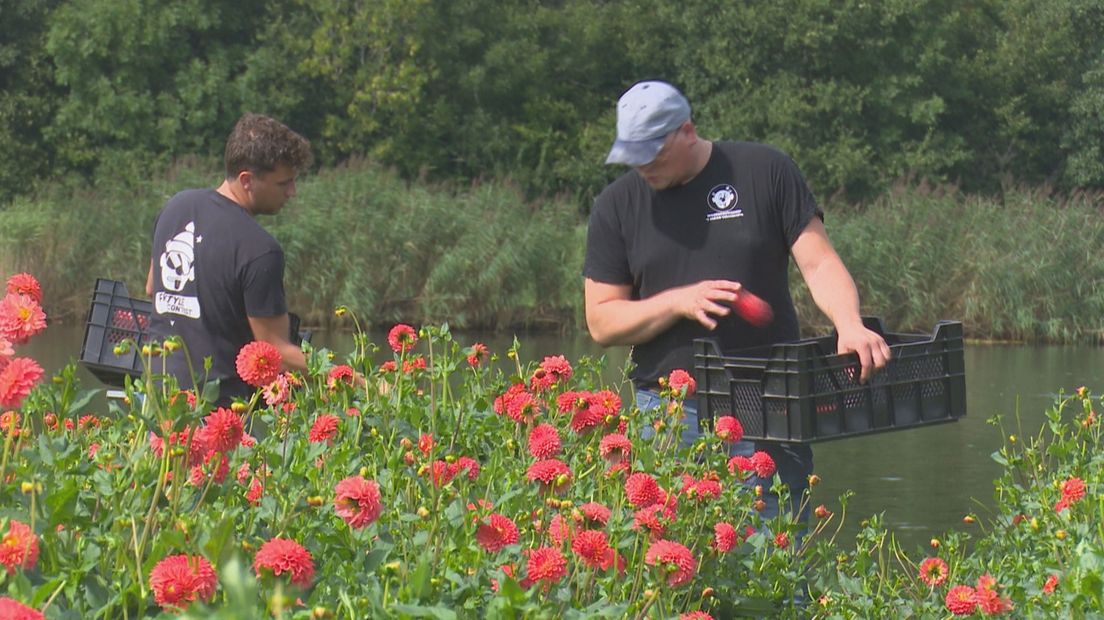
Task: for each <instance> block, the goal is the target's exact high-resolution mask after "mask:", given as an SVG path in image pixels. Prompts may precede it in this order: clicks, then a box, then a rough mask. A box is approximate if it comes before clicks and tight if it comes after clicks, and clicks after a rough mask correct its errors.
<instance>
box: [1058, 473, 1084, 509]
mask: <svg viewBox="0 0 1104 620" xmlns="http://www.w3.org/2000/svg"><path fill="white" fill-rule="evenodd" d="M1084 497H1085V481H1084V480H1082V479H1080V478H1070V479H1069V480H1066V481H1065V482H1063V483H1062V499H1064V500H1067V501H1068V503H1070V504H1072V503H1073V502H1076V501H1080V500H1081V499H1082V498H1084Z"/></svg>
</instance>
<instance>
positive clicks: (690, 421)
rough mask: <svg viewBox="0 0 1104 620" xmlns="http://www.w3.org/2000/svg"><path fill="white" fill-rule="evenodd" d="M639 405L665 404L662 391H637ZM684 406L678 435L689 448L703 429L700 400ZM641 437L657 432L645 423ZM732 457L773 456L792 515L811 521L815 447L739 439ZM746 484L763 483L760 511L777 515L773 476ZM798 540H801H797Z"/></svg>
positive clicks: (768, 516) (642, 408) (645, 409)
mask: <svg viewBox="0 0 1104 620" xmlns="http://www.w3.org/2000/svg"><path fill="white" fill-rule="evenodd" d="M636 405H637V406H638V407H639V408H640V411H642V412H645V413H647V412H649V411H652V410H655V409H658V408H659V407H661V406H662V405H663V399H662V398H660V396H659V394H657V393H655V392H653V391H651V390H637V391H636ZM683 409H684V411H685V412H686V414H685V416H684V417H683V419H682V421H683V429H682V435H681V436H680V437H679V443H680V444H681V445H682V447H684V448H686V447H689V446H691V445H693V443H694V442H695V441H697V439H698V437H699V436H700V435H701V431H700V430H699V429H698V402H697V400H696V399H694V398H689V399H687V400H686V402H685V403H683ZM640 435H641V437H643V438H644V439H651V438H652V437H653V436H654V435H655V430H654V429H653V428H652V426H651V425H650V424H645V425H644V428H643V429H642V430H641V432H640ZM728 446H729V456H730V457H732V456H737V455H741V456H747V457H750V456H751V455H752V454H754V453H755V451H756V450H762V451H763V452H766V453H767V454H769V455H770V456H771V458H772V459H774V464H775V466H776V467H777V475H778V477H779V478H780V479H781V480H782V482H783V483H785V484H786V486H787V487H789V490H790V501H789V504H790V506H789V514H791V515H795V514H798V511H800V515H799V519H800V522H801V523H802V524H805V523H808V522H809V512H810V510H809V506H808V504H806V505H805V506H804V507H803V506H802V502H803V500H804V497H805V492H806V491H807V490H808V488H809V475H810V474H812V473H813V450H812V448H810V447H809V446H808V445H805V444H791V443H780V442H774V441H764V442H755V441H740V442H737V443H734V444H728ZM745 484H746V485H747V486H748V487H749V488H754V487H755V485H762V487H763V501H764V502H765V503H766V508H764V509H763V510H762V511H761V512H760V513H759V514H760V516H762V518H763V519H764V520H769V519H773V518H774V517H776V516H778V495H777V494H775V493H771V492H770V488H771V485H773V484H774V480H773V479H767V478H760V477H759V476H756V475H754V474H753V475H751V476H750V477H748V479H747V481H746V482H745ZM794 542H795V543H799V541H794Z"/></svg>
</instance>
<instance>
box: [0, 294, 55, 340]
mask: <svg viewBox="0 0 1104 620" xmlns="http://www.w3.org/2000/svg"><path fill="white" fill-rule="evenodd" d="M44 329H46V313H44V312H43V311H42V308H41V307H40V306H39V305H38V302H37V301H35V300H34V298H32V297H31V296H29V295H19V294H16V293H8V294H7V295H5V296H4V298H3V299H0V337H3V338H4V340H7V341H8V342H10V343H11V344H23V343H25V342H27V341H28V340H30V339H31V336H34V335H35V334H37V333H38V332H40V331H42V330H44Z"/></svg>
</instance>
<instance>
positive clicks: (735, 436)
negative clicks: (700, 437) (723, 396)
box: [713, 415, 744, 443]
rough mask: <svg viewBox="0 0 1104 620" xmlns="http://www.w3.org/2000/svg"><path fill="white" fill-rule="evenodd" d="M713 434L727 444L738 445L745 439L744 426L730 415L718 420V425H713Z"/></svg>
mask: <svg viewBox="0 0 1104 620" xmlns="http://www.w3.org/2000/svg"><path fill="white" fill-rule="evenodd" d="M713 432H715V433H717V437H719V438H720V439H721V440H722V441H724V442H726V443H736V442H738V441H740V440H741V439H743V438H744V427H743V425H741V424H740V421H739V420H737V419H736V418H734V417H732V416H730V415H725V416H721V417H719V418H717V422H716V424H714V425H713Z"/></svg>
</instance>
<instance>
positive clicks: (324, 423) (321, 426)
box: [307, 413, 341, 443]
mask: <svg viewBox="0 0 1104 620" xmlns="http://www.w3.org/2000/svg"><path fill="white" fill-rule="evenodd" d="M339 426H341V418H339V417H337V416H335V415H331V414H328V413H327V414H323V415H320V416H318V417H317V418H315V420H314V425H313V426H311V429H310V433H309V434H308V435H307V439H308V440H309V441H310V442H311V443H322V442H324V441H330V440H331V439H333V436H334V435H336V434H337V429H338V427H339Z"/></svg>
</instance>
